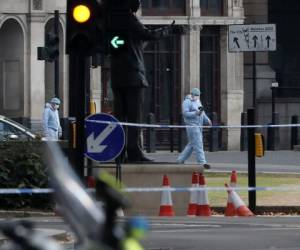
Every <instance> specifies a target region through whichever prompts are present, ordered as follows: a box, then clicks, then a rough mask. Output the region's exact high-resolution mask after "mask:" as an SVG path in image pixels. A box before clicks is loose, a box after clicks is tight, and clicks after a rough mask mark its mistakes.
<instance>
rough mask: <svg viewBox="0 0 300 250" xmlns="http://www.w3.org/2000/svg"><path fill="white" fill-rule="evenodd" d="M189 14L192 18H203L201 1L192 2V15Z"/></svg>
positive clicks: (191, 0)
mask: <svg viewBox="0 0 300 250" xmlns="http://www.w3.org/2000/svg"><path fill="white" fill-rule="evenodd" d="M189 14H190V16H192V17H200V16H201V9H200V1H199V0H190V13H189Z"/></svg>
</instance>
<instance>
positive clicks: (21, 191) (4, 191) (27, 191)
mask: <svg viewBox="0 0 300 250" xmlns="http://www.w3.org/2000/svg"><path fill="white" fill-rule="evenodd" d="M204 190H205V191H211V192H224V191H229V190H235V191H278V192H287V191H296V192H300V186H293V187H228V188H227V187H193V188H192V187H174V188H172V187H132V188H125V189H123V191H124V192H125V193H155V192H162V191H170V192H192V191H204ZM87 191H88V192H91V193H92V192H95V189H93V188H89V189H87ZM53 192H55V191H54V190H53V189H51V188H35V189H31V188H2V189H0V195H1V194H48V193H53Z"/></svg>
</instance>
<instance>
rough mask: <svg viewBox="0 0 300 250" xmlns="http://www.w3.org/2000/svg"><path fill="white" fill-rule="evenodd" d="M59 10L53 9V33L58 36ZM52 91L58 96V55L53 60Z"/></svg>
mask: <svg viewBox="0 0 300 250" xmlns="http://www.w3.org/2000/svg"><path fill="white" fill-rule="evenodd" d="M58 23H59V12H58V10H55V11H54V34H55V35H56V36H57V37H59V34H58ZM54 91H55V96H56V97H59V55H58V56H57V57H56V58H55V60H54Z"/></svg>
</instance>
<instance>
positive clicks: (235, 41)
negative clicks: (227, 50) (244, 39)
mask: <svg viewBox="0 0 300 250" xmlns="http://www.w3.org/2000/svg"><path fill="white" fill-rule="evenodd" d="M233 42H234V43H235V44H236V46H237V47H238V48H240V44H239V39H238V38H237V37H235V38H233Z"/></svg>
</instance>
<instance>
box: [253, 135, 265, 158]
mask: <svg viewBox="0 0 300 250" xmlns="http://www.w3.org/2000/svg"><path fill="white" fill-rule="evenodd" d="M254 136H255V156H256V157H263V156H264V155H265V143H264V136H263V135H262V134H260V133H255V135H254Z"/></svg>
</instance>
